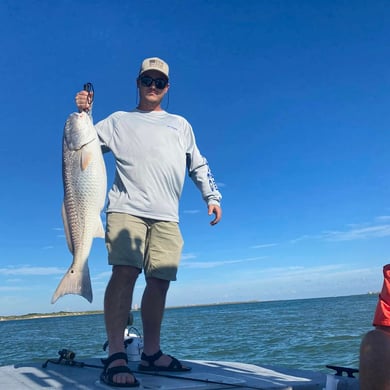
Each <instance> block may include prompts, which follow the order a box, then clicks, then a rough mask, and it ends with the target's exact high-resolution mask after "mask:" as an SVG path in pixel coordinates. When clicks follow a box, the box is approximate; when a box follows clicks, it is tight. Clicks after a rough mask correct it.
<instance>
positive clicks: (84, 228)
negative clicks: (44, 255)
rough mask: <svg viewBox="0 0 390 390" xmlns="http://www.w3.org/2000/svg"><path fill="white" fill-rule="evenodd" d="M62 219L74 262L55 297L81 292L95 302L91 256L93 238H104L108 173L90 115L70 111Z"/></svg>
mask: <svg viewBox="0 0 390 390" xmlns="http://www.w3.org/2000/svg"><path fill="white" fill-rule="evenodd" d="M62 167H63V186H64V202H63V207H62V218H63V223H64V229H65V234H66V240H67V244H68V248H69V251H70V252H71V253H72V255H73V260H72V264H71V265H70V267H69V269H68V270H67V272H66V273H65V275H64V277H63V278H62V280H61V282H60V283H59V285H58V287H57V289H56V291H55V292H54V294H53V297H52V303H54V302H56V300H57V299H58V298H60V297H62V296H63V295H66V294H78V295H81V296H83V297H84V298H85V299H87V300H88V301H89V302H92V286H91V278H90V274H89V267H88V256H89V254H90V251H91V247H92V243H93V239H94V238H95V237H104V229H103V224H102V221H101V216H100V214H101V211H102V209H103V207H104V203H105V198H106V190H107V175H106V169H105V165H104V160H103V155H102V151H101V147H100V143H99V139H98V136H97V133H96V129H95V128H94V126H93V124H92V121H91V119H90V117H89V115H88V114H87V113H85V112H82V113H73V114H71V115H70V116H69V117H68V119H67V121H66V123H65V127H64V135H63V160H62Z"/></svg>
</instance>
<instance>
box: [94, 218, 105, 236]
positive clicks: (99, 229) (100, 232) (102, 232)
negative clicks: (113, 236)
mask: <svg viewBox="0 0 390 390" xmlns="http://www.w3.org/2000/svg"><path fill="white" fill-rule="evenodd" d="M105 236H106V232H105V230H104V226H103V222H102V220H101V218H100V217H99V222H98V226H97V228H96V232H95V236H94V237H100V238H104V237H105Z"/></svg>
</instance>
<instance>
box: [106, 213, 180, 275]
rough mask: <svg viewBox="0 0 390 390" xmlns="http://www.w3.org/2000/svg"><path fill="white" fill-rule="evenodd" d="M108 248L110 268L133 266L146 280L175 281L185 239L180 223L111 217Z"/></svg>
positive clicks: (118, 215) (107, 238)
mask: <svg viewBox="0 0 390 390" xmlns="http://www.w3.org/2000/svg"><path fill="white" fill-rule="evenodd" d="M106 247H107V251H108V263H109V264H110V265H130V266H133V267H136V268H139V270H140V272H142V270H144V273H145V277H154V278H158V279H163V280H169V281H174V280H176V274H177V268H178V266H179V262H180V257H181V250H182V248H183V238H182V235H181V232H180V229H179V225H178V223H177V222H170V221H156V220H153V219H148V218H141V217H135V216H133V215H129V214H124V213H108V214H107V226H106Z"/></svg>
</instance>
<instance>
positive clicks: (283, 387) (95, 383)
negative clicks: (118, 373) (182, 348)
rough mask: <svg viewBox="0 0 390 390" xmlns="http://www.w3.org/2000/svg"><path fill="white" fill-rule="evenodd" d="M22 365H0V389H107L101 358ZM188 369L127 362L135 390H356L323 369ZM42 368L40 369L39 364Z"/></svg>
mask: <svg viewBox="0 0 390 390" xmlns="http://www.w3.org/2000/svg"><path fill="white" fill-rule="evenodd" d="M53 362H54V361H50V362H48V364H47V365H46V366H45V365H44V364H43V363H45V362H41V363H26V364H19V365H13V366H3V367H0V389H12V390H19V389H23V390H29V389H32V390H36V389H69V390H71V389H72V390H74V389H83V390H87V389H109V388H110V389H112V387H109V386H107V385H105V384H103V383H101V382H100V380H99V376H100V373H101V362H100V359H97V358H96V359H88V360H85V361H84V362H83V363H79V362H73V361H72V362H67V361H65V362H59V364H54V363H53ZM185 363H186V365H189V366H190V367H192V371H190V372H186V373H175V372H165V373H144V372H138V371H137V366H138V363H137V362H129V367H130V368H131V369H132V370H133V371H134V373H135V375H136V377H137V379H138V380H139V381H140V384H141V385H140V389H160V390H170V389H185V390H190V389H197V390H202V389H207V390H210V389H215V390H217V389H221V390H222V389H232V388H236V389H241V390H246V389H248V390H249V389H267V390H269V389H274V390H323V389H325V388H326V390H328V389H329V390H330V389H337V388H338V389H343V390H358V389H359V385H358V379H355V378H348V377H346V376H341V377H333V376H332V377H331V378H330V379H331V380H330V382H332V381H333V380H332V379H333V378H337V379H338V380H339V384H338V386H337V385H336V387H334V386H333V387H332V386H330V383H329V380H328V384H327V376H328V377H329V376H330V375H326V374H324V373H320V372H314V371H306V370H296V369H290V368H281V367H277V368H276V367H266V366H256V365H252V364H245V363H234V362H217V361H203V360H186V361H185ZM44 366H45V367H44Z"/></svg>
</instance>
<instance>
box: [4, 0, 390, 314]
mask: <svg viewBox="0 0 390 390" xmlns="http://www.w3.org/2000/svg"><path fill="white" fill-rule="evenodd" d="M389 19H390V4H389V3H388V2H387V1H359V0H357V1H354V2H350V1H341V0H340V1H331V0H327V1H321V0H319V1H312V0H306V1H305V0H297V1H282V0H280V1H276V0H275V1H258V0H246V1H241V0H231V1H223V0H209V1H202V0H198V1H192V0H171V1H168V2H165V3H164V5H162V3H161V2H159V1H128V0H126V1H125V0H123V1H119V0H114V1H113V0H98V1H91V0H89V1H88V0H86V1H83V2H80V1H70V0H68V1H64V0H58V1H56V2H53V1H34V0H28V1H27V0H24V1H18V2H15V1H11V0H3V1H2V2H0V35H1V36H2V39H1V41H0V49H1V56H0V74H1V77H0V107H1V109H0V123H1V134H2V142H1V145H0V149H1V153H0V164H1V167H2V168H1V171H0V180H1V186H2V191H1V204H2V212H1V220H0V250H1V252H0V253H1V254H0V315H12V314H25V313H30V312H52V311H60V310H72V311H77V310H100V309H102V301H103V294H104V289H105V286H106V283H107V281H108V278H109V275H110V268H109V266H108V265H107V260H106V250H105V246H104V242H103V240H102V239H96V240H95V241H94V245H93V248H92V251H91V255H90V259H89V264H90V269H91V276H92V285H93V292H94V301H93V303H92V304H89V303H88V302H87V301H86V300H84V299H83V298H81V297H79V296H66V297H63V298H61V299H60V300H58V301H57V303H56V304H54V305H52V304H50V299H51V296H52V294H53V292H54V290H55V288H56V286H57V284H58V282H59V280H60V279H61V277H62V275H63V274H64V272H65V271H66V269H67V268H68V266H69V265H70V263H71V256H70V253H69V251H68V249H67V246H66V242H65V238H64V231H63V225H62V219H61V212H60V210H61V203H62V196H63V189H62V178H61V142H62V130H63V125H64V122H65V119H66V117H67V115H68V114H70V113H71V112H72V111H74V110H75V106H74V96H75V94H76V92H77V91H78V90H79V89H80V88H81V87H82V85H83V84H84V83H85V82H87V81H91V82H93V84H94V86H95V91H96V97H95V104H94V119H95V120H96V121H97V120H100V119H102V118H104V117H106V116H107V115H109V114H110V113H112V112H114V111H116V110H130V109H132V108H134V106H135V104H136V88H135V77H136V74H137V71H138V68H139V65H140V62H141V61H142V59H143V58H145V57H149V56H159V57H161V58H164V59H165V60H166V61H167V62H168V63H169V65H170V67H171V89H170V97H169V106H168V111H170V112H173V113H177V114H181V115H183V116H184V117H186V118H187V119H188V120H189V121H190V123H191V124H192V125H193V128H194V131H195V134H196V138H197V143H198V146H199V148H200V150H201V152H202V153H203V154H204V155H205V156H206V157H207V159H208V160H209V163H210V166H211V168H212V170H213V173H214V176H215V178H216V181H217V183H218V184H219V187H220V190H221V192H222V194H223V203H222V205H223V211H224V216H223V220H222V222H221V223H220V224H219V225H218V226H215V227H210V226H209V221H210V218H209V217H208V216H207V212H206V206H205V204H204V203H203V201H202V199H201V197H200V194H199V193H198V191H197V189H196V188H195V186H194V185H193V183H192V182H191V181H190V180H187V182H186V185H185V188H184V192H183V197H182V203H181V209H180V218H181V229H182V232H183V235H184V239H185V247H184V250H183V255H182V262H181V267H180V270H179V274H178V281H177V282H175V283H173V284H172V287H171V290H170V292H169V296H168V302H167V303H168V305H169V306H175V305H187V304H201V303H214V302H226V301H245V300H274V299H295V298H309V297H320V296H338V295H349V294H360V293H366V292H368V291H378V290H380V288H381V284H382V266H383V265H384V264H386V263H388V262H389V258H390V256H389V255H390V240H389V238H390V186H389V183H390V172H389V166H390V153H389V145H390V131H389V130H390V118H389V103H390V92H389V91H390V71H389V69H390V67H389V64H390V43H389V37H390V25H389V23H388V20H389ZM106 164H107V169H108V179H109V183H111V182H112V177H113V160H112V158H111V157H106ZM143 287H144V280H143V277H141V278H140V279H139V281H138V283H137V286H136V291H135V295H134V303H135V304H139V302H140V297H141V294H142V289H143Z"/></svg>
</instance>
